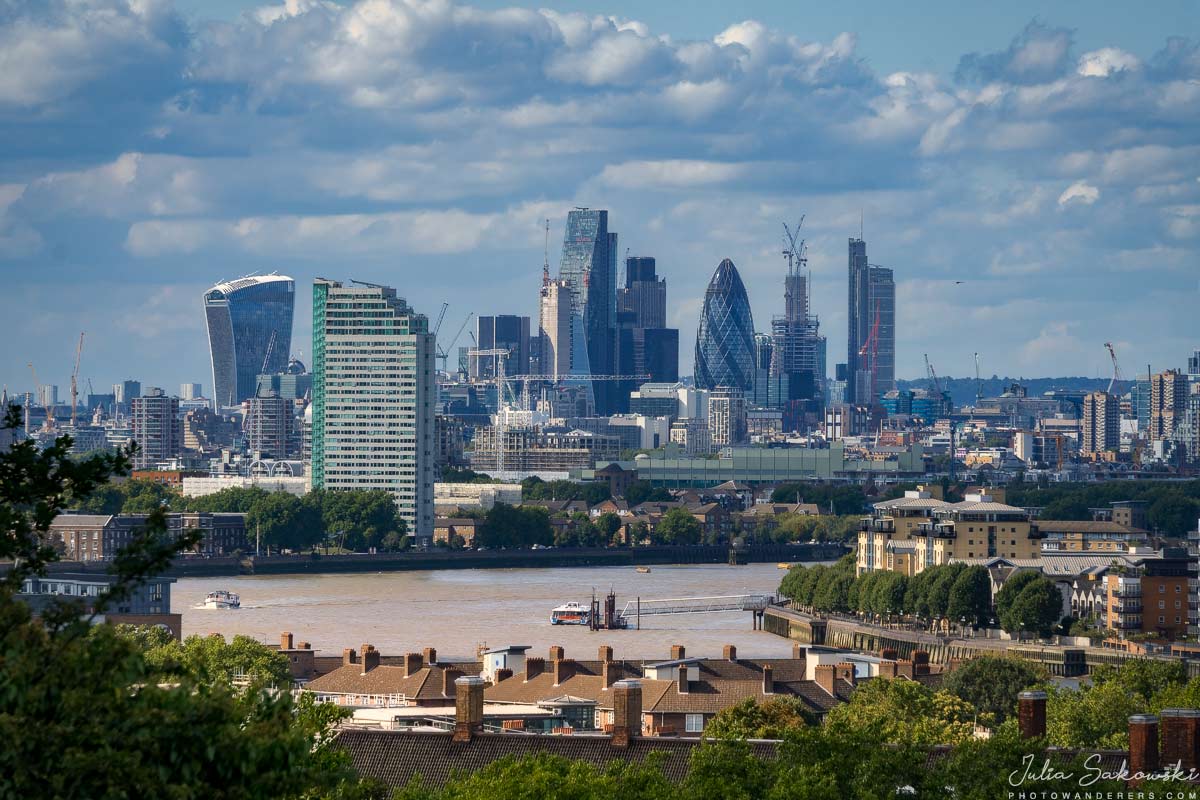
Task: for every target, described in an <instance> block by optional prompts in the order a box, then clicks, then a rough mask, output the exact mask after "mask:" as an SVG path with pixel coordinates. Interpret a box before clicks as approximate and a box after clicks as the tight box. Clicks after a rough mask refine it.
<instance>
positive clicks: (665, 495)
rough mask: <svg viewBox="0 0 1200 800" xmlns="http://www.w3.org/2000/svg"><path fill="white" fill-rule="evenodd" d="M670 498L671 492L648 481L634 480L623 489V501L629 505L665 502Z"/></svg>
mask: <svg viewBox="0 0 1200 800" xmlns="http://www.w3.org/2000/svg"><path fill="white" fill-rule="evenodd" d="M672 499H674V498H672V497H671V493H670V492H668V491H667V490H666V489H664V488H663V487H661V486H654V485H652V484H651V483H650V481H634V482H633V483H631V484H629V488H627V489H626V490H625V502H627V503H629V505H630V507H633V506H638V505H641V504H642V503H667V502H670V501H671V500H672Z"/></svg>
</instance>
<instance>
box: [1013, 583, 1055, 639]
mask: <svg viewBox="0 0 1200 800" xmlns="http://www.w3.org/2000/svg"><path fill="white" fill-rule="evenodd" d="M1062 616H1063V611H1062V594H1060V593H1059V591H1058V587H1057V586H1055V585H1054V582H1053V581H1051V580H1049V579H1048V578H1044V577H1042V576H1041V575H1039V576H1038V577H1037V579H1035V580H1032V581H1030V582H1029V583H1028V584H1026V585H1025V587H1024V588H1022V589H1021V591H1020V593H1019V594H1018V595H1017V596H1016V597H1015V598H1013V601H1012V604H1011V605H1010V606H1008V610H1007V611H1005V612H1004V613H1003V614H1001V616H1000V625H1001V627H1003V628H1004V630H1005V631H1007V632H1009V633H1016V632H1018V631H1037V632H1038V633H1040V634H1042V635H1048V634H1049V633H1050V630H1051V629H1052V628H1053V627H1054V626H1055V625H1057V624H1058V621H1059V620H1060V619H1062Z"/></svg>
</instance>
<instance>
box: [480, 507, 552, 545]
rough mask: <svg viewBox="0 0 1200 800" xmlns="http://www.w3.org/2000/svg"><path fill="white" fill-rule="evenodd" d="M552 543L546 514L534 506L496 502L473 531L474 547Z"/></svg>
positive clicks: (548, 516)
mask: <svg viewBox="0 0 1200 800" xmlns="http://www.w3.org/2000/svg"><path fill="white" fill-rule="evenodd" d="M553 543H554V529H553V528H552V527H551V526H550V514H549V512H548V511H546V509H544V508H539V507H537V506H510V505H508V504H507V503H496V505H494V506H492V507H491V508H490V509H488V512H487V514H486V515H485V516H484V518H483V524H482V525H480V526H479V528H478V530H476V532H475V546H476V547H488V548H493V549H494V548H498V547H532V546H533V545H535V544H538V545H542V546H547V545H551V544H553Z"/></svg>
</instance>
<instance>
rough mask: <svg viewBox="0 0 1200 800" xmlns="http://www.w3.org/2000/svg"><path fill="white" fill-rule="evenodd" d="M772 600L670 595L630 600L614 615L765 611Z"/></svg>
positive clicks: (770, 597)
mask: <svg viewBox="0 0 1200 800" xmlns="http://www.w3.org/2000/svg"><path fill="white" fill-rule="evenodd" d="M774 601H775V596H774V595H770V594H730V595H720V596H716V597H669V598H663V599H656V600H645V599H642V598H640V597H639V598H638V599H636V600H630V601H629V602H628V603H626V604H625V608H624V609H622V610H621V613H620V614H618V615H617V616H618V617H620V618H622V619H624V620H626V621H630V620H636V619H638V618H640V617H647V616H661V615H664V614H711V613H715V612H718V611H755V612H762V611H764V610H766V609H767V608H768V607H769V606H770V605H771V604H772V603H773V602H774Z"/></svg>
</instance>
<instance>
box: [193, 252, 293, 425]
mask: <svg viewBox="0 0 1200 800" xmlns="http://www.w3.org/2000/svg"><path fill="white" fill-rule="evenodd" d="M295 299H296V284H295V281H293V280H292V279H291V278H289V277H287V276H286V275H275V274H272V275H255V276H250V277H246V278H238V279H237V280H233V281H228V282H223V283H218V284H217V285H216V286H214V287H212V288H211V289H209V290H208V291H207V292H205V293H204V318H205V322H206V324H207V326H208V346H209V355H210V357H211V359H212V374H213V383H212V385H213V404H214V406H215V407H216V408H225V407H230V406H236V405H238V404H240V403H241V402H242V401H243V400H245V399H247V398H249V397H253V396H254V393H255V388H256V386H255V384H256V382H257V379H258V376H259V375H270V374H274V373H277V372H283V371H285V369H286V367H287V363H288V357H289V356H290V354H291V347H292V311H293V306H294V305H295Z"/></svg>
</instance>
